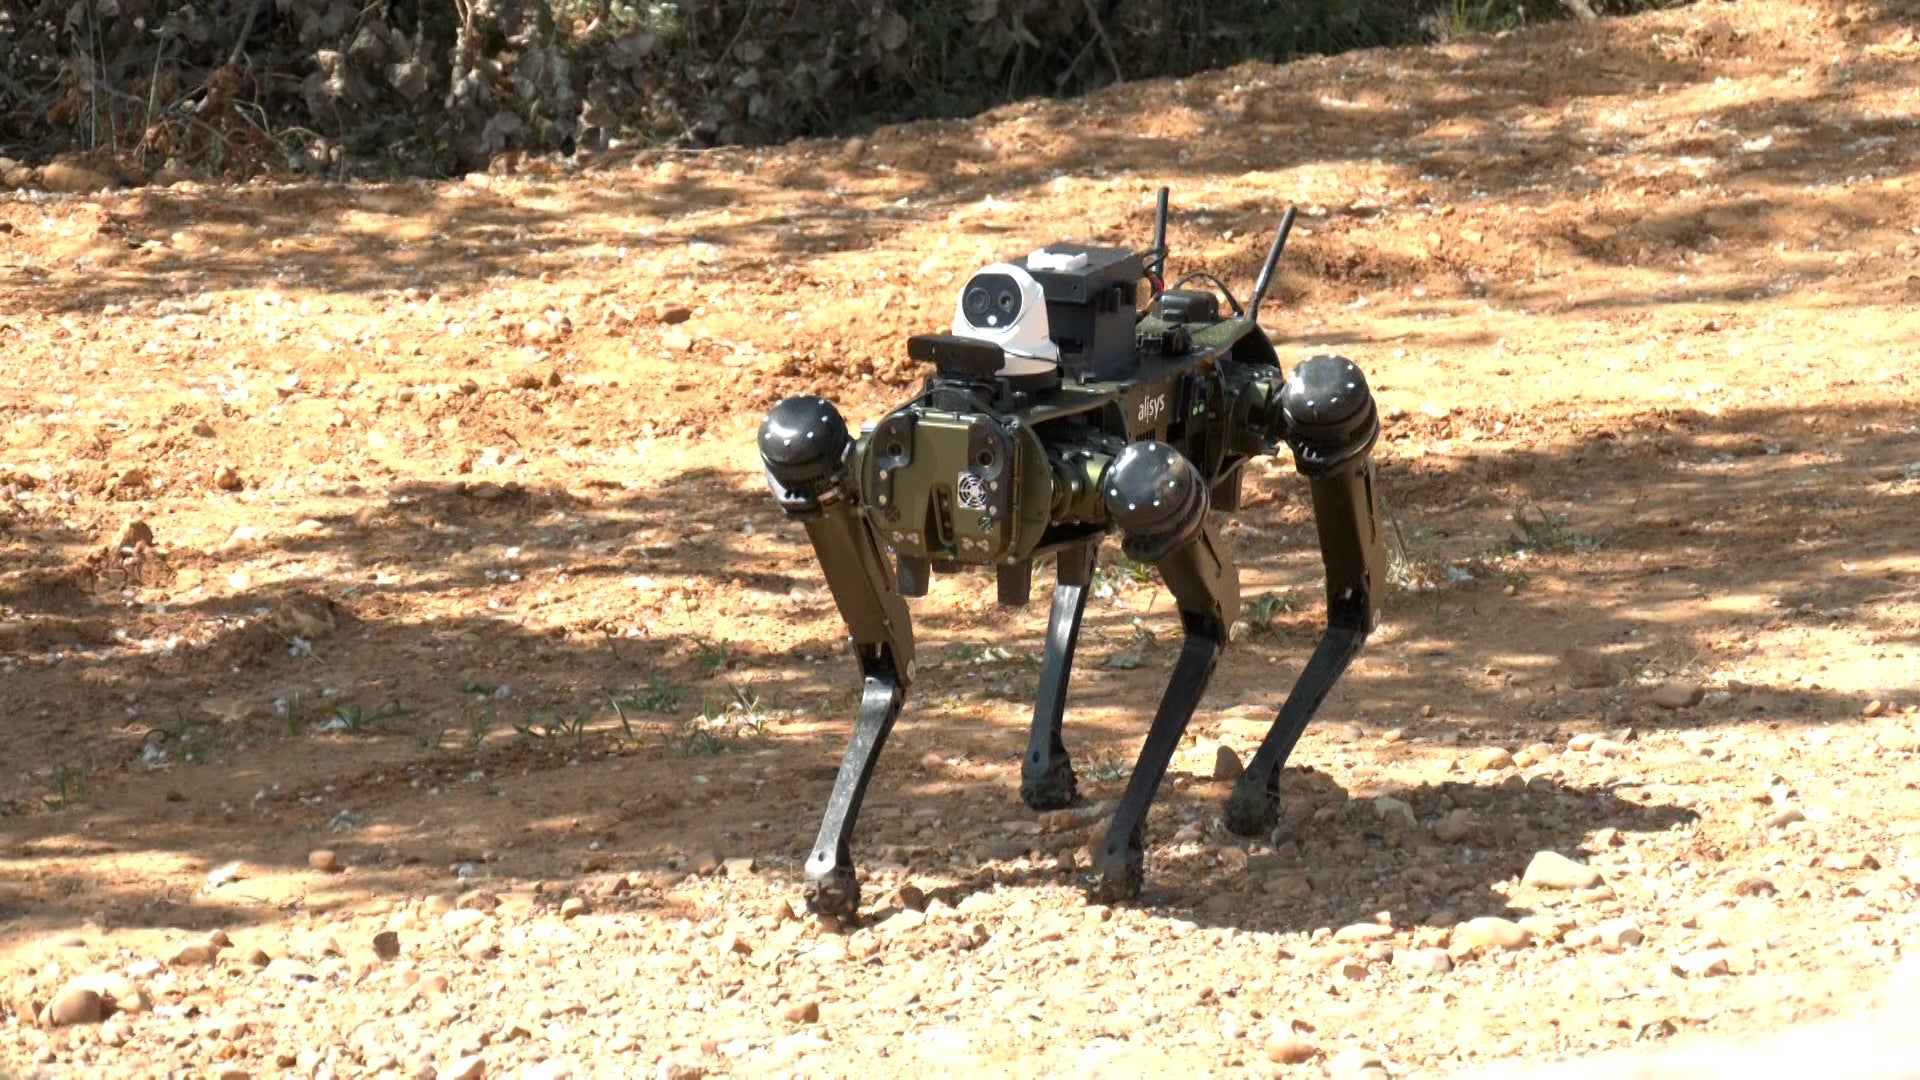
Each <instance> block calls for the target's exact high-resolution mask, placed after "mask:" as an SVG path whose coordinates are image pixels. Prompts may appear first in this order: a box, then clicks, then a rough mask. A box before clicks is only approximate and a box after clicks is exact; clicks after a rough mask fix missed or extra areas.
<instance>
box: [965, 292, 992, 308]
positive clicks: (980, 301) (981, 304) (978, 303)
mask: <svg viewBox="0 0 1920 1080" xmlns="http://www.w3.org/2000/svg"><path fill="white" fill-rule="evenodd" d="M966 306H967V314H969V315H985V314H986V313H987V309H988V308H989V307H992V306H993V298H992V297H990V296H988V295H987V290H985V289H983V288H981V287H979V286H978V285H976V286H974V287H973V288H971V289H968V290H967V297H966Z"/></svg>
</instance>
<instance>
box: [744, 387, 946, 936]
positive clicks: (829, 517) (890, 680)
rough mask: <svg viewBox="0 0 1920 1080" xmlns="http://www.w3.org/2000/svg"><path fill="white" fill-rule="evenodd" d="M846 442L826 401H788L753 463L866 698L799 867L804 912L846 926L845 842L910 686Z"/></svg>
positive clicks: (850, 895)
mask: <svg viewBox="0 0 1920 1080" xmlns="http://www.w3.org/2000/svg"><path fill="white" fill-rule="evenodd" d="M852 443H853V440H852V436H851V435H850V434H849V433H848V431H847V425H846V421H845V420H843V419H842V418H841V416H840V413H839V412H838V411H837V410H836V409H834V407H833V406H832V405H831V404H829V403H828V402H827V401H826V400H824V399H822V398H818V397H813V396H811V395H809V396H806V397H795V398H788V399H786V400H785V401H782V402H780V403H779V404H778V405H775V406H774V407H773V410H772V411H771V412H770V413H768V415H767V419H766V422H765V423H763V424H761V425H760V459H761V463H762V464H763V465H764V466H765V467H766V471H767V480H768V482H769V483H770V484H771V485H772V487H773V492H774V497H775V498H776V499H777V500H778V501H779V503H780V505H781V507H782V509H784V510H786V512H787V513H788V514H789V515H791V516H792V517H794V518H797V519H799V520H800V521H801V522H803V523H804V524H805V526H806V530H807V538H808V539H809V540H811V541H812V543H813V550H814V553H815V555H817V556H818V557H819V559H820V569H821V572H822V573H823V574H824V575H825V577H826V579H827V588H828V589H829V590H830V591H831V592H832V593H833V600H834V604H835V605H836V606H837V607H838V608H839V609H840V616H841V618H842V619H844V620H845V621H846V624H847V630H848V632H849V634H850V635H851V638H852V644H853V651H854V655H855V657H856V658H857V659H858V660H859V663H860V674H861V678H862V682H863V685H864V689H863V691H862V694H861V700H860V715H859V717H858V719H857V720H856V721H855V722H854V728H853V736H852V738H851V739H849V740H848V743H847V752H846V756H845V757H843V758H842V759H841V761H840V772H839V774H838V775H837V776H836V777H835V778H834V781H833V793H832V794H831V795H830V796H829V797H828V799H827V812H826V815H825V817H824V818H823V819H822V821H821V823H820V835H819V837H818V839H816V840H815V841H814V845H813V851H812V853H811V854H810V855H809V856H808V858H807V867H806V875H807V897H806V899H807V904H808V906H809V907H811V908H812V909H813V910H814V911H816V912H819V913H821V914H823V915H829V916H832V917H835V918H841V919H851V918H852V917H853V916H854V915H856V914H857V913H858V911H859V908H860V886H859V883H858V882H857V881H856V880H855V877H854V870H853V855H852V846H851V842H852V837H853V830H854V826H855V824H856V823H857V822H858V820H859V817H860V803H861V800H862V799H863V798H865V796H866V791H867V781H868V780H870V779H872V777H873V766H874V762H875V761H877V760H878V759H879V756H880V750H881V748H882V747H883V746H884V745H885V744H886V741H887V734H888V733H889V732H890V731H891V730H892V729H893V724H894V721H895V720H896V719H897V718H898V717H899V715H900V706H901V704H902V703H903V702H904V701H905V700H906V691H907V685H908V683H909V682H911V681H912V678H913V626H912V623H911V622H910V621H909V619H908V616H907V605H906V601H905V600H904V599H902V598H901V596H900V591H899V589H898V588H897V587H896V585H895V581H894V576H893V569H892V567H891V566H890V564H889V563H888V562H887V559H886V555H885V553H884V552H882V551H881V550H880V544H879V541H878V540H877V539H876V538H875V537H874V535H873V530H872V529H871V528H869V527H868V525H867V523H866V520H865V519H864V518H863V517H862V516H861V514H860V512H859V508H858V506H857V504H856V501H855V495H856V491H855V488H854V484H853V479H852V475H851V473H850V471H849V469H848V467H847V453H848V449H849V448H850V447H851V446H852Z"/></svg>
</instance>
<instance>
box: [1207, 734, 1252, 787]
mask: <svg viewBox="0 0 1920 1080" xmlns="http://www.w3.org/2000/svg"><path fill="white" fill-rule="evenodd" d="M1246 771H1247V767H1246V766H1245V765H1243V764H1241V763H1240V755H1239V754H1236V753H1234V752H1233V747H1231V746H1227V745H1225V744H1224V743H1223V744H1221V745H1220V746H1217V747H1214V750H1213V778H1214V779H1215V780H1238V779H1240V777H1241V776H1242V775H1243V774H1245V773H1246Z"/></svg>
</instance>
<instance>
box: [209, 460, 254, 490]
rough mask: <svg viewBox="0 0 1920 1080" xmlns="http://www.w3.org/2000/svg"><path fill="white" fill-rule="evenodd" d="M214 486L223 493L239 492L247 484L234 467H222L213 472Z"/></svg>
mask: <svg viewBox="0 0 1920 1080" xmlns="http://www.w3.org/2000/svg"><path fill="white" fill-rule="evenodd" d="M213 486H214V487H217V488H219V489H220V490H221V491H239V490H240V489H241V488H243V487H246V486H247V484H246V481H244V480H242V479H240V473H239V472H238V471H236V470H235V469H234V467H233V466H231V465H221V466H219V467H217V468H215V469H214V470H213Z"/></svg>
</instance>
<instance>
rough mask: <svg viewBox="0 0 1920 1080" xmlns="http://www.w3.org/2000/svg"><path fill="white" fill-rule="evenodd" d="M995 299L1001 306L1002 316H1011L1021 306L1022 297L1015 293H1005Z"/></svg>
mask: <svg viewBox="0 0 1920 1080" xmlns="http://www.w3.org/2000/svg"><path fill="white" fill-rule="evenodd" d="M995 299H996V300H997V301H998V303H999V305H1000V311H1001V313H1002V314H1011V313H1012V311H1013V309H1014V308H1016V307H1019V306H1020V297H1019V296H1018V295H1017V294H1014V293H1010V292H1003V293H1001V294H1000V295H999V296H998V297H996V298H995Z"/></svg>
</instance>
